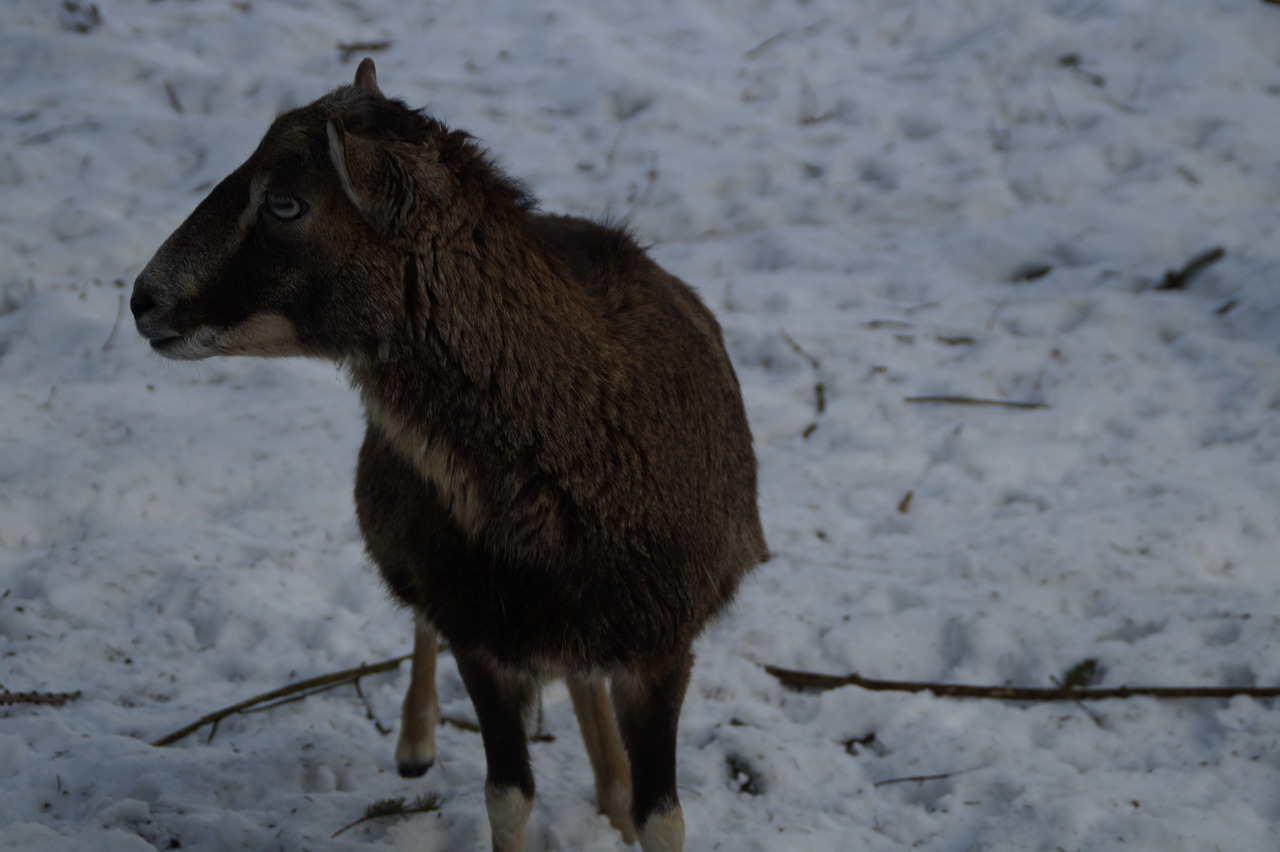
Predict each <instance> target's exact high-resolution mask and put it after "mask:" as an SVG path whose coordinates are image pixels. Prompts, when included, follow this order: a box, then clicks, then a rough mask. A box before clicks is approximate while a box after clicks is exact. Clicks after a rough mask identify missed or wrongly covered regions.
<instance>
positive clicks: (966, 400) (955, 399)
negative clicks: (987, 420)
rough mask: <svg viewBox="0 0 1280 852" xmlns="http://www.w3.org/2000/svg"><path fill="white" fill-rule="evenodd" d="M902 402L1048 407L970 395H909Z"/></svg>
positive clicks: (1039, 404)
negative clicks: (978, 397)
mask: <svg viewBox="0 0 1280 852" xmlns="http://www.w3.org/2000/svg"><path fill="white" fill-rule="evenodd" d="M902 401H903V402H911V403H920V404H933V405H985V406H992V407H996V408H1022V409H1030V408H1048V407H1049V405H1048V403H1044V402H1014V401H1011V400H1007V399H977V398H975V397H971V396H909V397H906V398H905V399H903V400H902Z"/></svg>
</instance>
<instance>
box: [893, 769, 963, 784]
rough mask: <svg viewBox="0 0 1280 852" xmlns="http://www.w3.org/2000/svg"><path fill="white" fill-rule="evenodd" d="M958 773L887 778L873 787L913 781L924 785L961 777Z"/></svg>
mask: <svg viewBox="0 0 1280 852" xmlns="http://www.w3.org/2000/svg"><path fill="white" fill-rule="evenodd" d="M959 774H960V773H958V772H941V773H939V774H937V775H911V776H908V777H907V778H886V779H884V780H883V781H877V782H876V783H874V784H872V785H871V786H872V787H887V786H889V785H890V784H909V783H911V782H912V781H914V782H916V783H918V784H922V783H924V782H925V781H945V780H946V779H948V778H954V777H955V776H956V775H959Z"/></svg>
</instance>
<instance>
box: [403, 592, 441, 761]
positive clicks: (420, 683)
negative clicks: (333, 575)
mask: <svg viewBox="0 0 1280 852" xmlns="http://www.w3.org/2000/svg"><path fill="white" fill-rule="evenodd" d="M410 665H411V667H410V670H409V689H408V691H407V692H405V695H404V710H403V711H402V712H401V714H400V741H399V742H398V743H396V769H397V770H399V772H400V774H401V776H403V777H405V778H417V777H418V776H420V775H425V774H426V772H427V770H428V769H430V768H431V765H432V764H433V763H435V761H436V726H438V725H439V724H440V700H439V698H438V697H437V696H436V629H435V627H433V626H432V625H431V622H429V621H427V619H426V618H425V617H424V616H423V615H422V613H421V612H415V613H414V636H413V662H412V663H411V664H410Z"/></svg>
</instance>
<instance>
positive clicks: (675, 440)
mask: <svg viewBox="0 0 1280 852" xmlns="http://www.w3.org/2000/svg"><path fill="white" fill-rule="evenodd" d="M131 307H132V310H133V314H134V317H135V318H136V321H137V327H138V331H139V332H140V333H141V334H142V335H143V336H144V337H146V338H147V339H148V340H149V341H150V343H151V346H152V348H153V349H154V350H155V351H156V352H158V353H160V354H161V355H164V356H166V357H168V358H175V359H200V358H206V357H209V356H212V355H264V356H286V355H307V356H314V357H321V358H327V359H332V360H334V361H337V362H339V363H341V364H343V365H344V366H345V368H346V369H347V371H348V373H349V375H350V379H351V382H352V384H353V385H354V386H355V387H356V388H357V389H358V390H359V392H360V396H361V399H362V401H363V403H364V406H365V411H366V415H367V431H366V434H365V440H364V446H363V447H362V448H361V450H360V457H359V465H358V468H357V472H356V488H355V497H356V508H357V514H358V516H359V520H360V527H361V530H362V532H363V534H364V537H365V541H366V544H367V546H368V550H369V553H370V555H371V556H372V558H373V560H374V561H375V562H376V563H377V565H378V567H379V569H380V570H381V572H382V576H383V577H384V578H385V580H386V583H387V585H388V586H389V587H390V589H391V591H392V593H393V594H394V595H395V596H396V597H397V598H398V599H399V600H401V601H403V602H404V603H406V604H408V605H409V606H411V607H412V608H413V610H414V612H415V614H416V618H417V633H416V641H415V647H414V660H413V667H412V674H411V679H410V686H409V690H408V694H407V696H406V698H405V704H404V716H403V725H402V731H401V737H400V743H399V745H398V747H397V761H398V763H399V769H400V772H401V774H403V775H406V776H411V775H420V774H422V773H423V772H425V771H426V770H427V769H428V768H429V767H430V765H431V763H432V761H433V760H434V759H435V733H434V729H435V725H436V722H437V720H438V718H439V711H438V708H437V704H436V697H435V684H434V677H435V655H436V635H437V632H438V633H439V635H441V636H443V637H444V638H445V639H447V640H448V642H449V644H450V646H451V648H452V651H453V655H454V658H455V660H456V661H457V665H458V670H459V672H460V673H461V674H462V679H463V682H464V683H465V685H466V688H467V691H468V693H469V694H470V696H471V700H472V702H473V704H474V706H475V710H476V715H477V717H478V718H479V721H480V728H481V733H482V736H483V739H484V748H485V756H486V759H487V764H488V778H487V782H486V788H485V790H486V797H485V798H486V802H487V806H488V811H489V821H490V826H491V829H492V834H493V847H494V849H500V850H518V849H521V848H523V839H524V825H525V822H526V820H527V818H528V815H529V811H530V809H531V807H532V802H533V793H534V782H533V775H532V772H531V771H530V767H529V755H528V748H527V742H526V736H527V735H526V719H527V716H528V713H529V711H530V707H531V705H532V703H533V702H534V700H535V697H536V692H537V689H538V686H539V684H540V682H541V681H543V680H545V679H547V678H551V677H564V678H565V679H566V680H567V681H568V684H569V687H570V694H571V697H572V699H573V704H574V709H575V712H576V713H577V715H578V719H579V724H580V726H581V728H582V733H583V739H584V742H585V744H586V746H587V750H588V753H589V756H590V758H591V763H592V767H593V770H594V772H595V777H596V791H597V797H598V801H599V804H600V807H601V809H602V810H603V811H604V812H605V813H606V814H607V815H608V817H609V819H610V821H611V822H612V823H613V824H614V825H615V826H617V827H618V828H619V829H620V830H621V831H622V833H623V836H624V838H625V839H626V840H627V841H628V842H630V841H632V840H633V839H635V837H636V836H637V834H638V837H639V840H640V843H641V846H642V847H643V848H644V849H645V850H646V852H655V850H675V849H680V848H682V846H683V838H684V822H683V817H682V815H681V811H680V804H679V800H678V798H677V796H676V728H677V724H678V720H679V715H680V707H681V704H682V702H683V700H684V694H685V688H686V685H687V684H688V680H689V672H690V666H691V665H692V660H693V656H692V653H691V651H690V647H691V644H692V642H693V640H694V639H695V637H697V636H698V634H699V633H700V632H701V631H702V629H703V628H704V627H705V626H706V624H707V622H708V621H709V620H710V619H711V618H713V617H714V616H715V615H716V614H717V613H720V612H721V611H722V610H723V609H724V608H725V606H726V605H727V604H728V603H729V601H730V600H731V599H732V598H733V595H734V593H735V590H736V589H737V587H738V583H739V580H740V579H741V578H742V576H743V575H744V573H746V572H747V571H748V570H750V568H751V567H752V566H753V565H755V564H756V563H757V562H759V561H761V560H762V559H764V558H765V555H766V551H765V542H764V535H763V533H762V531H761V527H760V519H759V514H758V511H757V506H756V462H755V457H754V455H753V453H752V448H751V433H750V430H749V428H748V425H747V419H746V415H745V413H744V411H743V404H742V397H741V393H740V391H739V388H738V382H737V378H736V376H735V375H734V371H733V367H732V365H731V364H730V362H729V358H728V356H727V354H726V353H725V349H724V343H723V340H722V336H721V333H720V328H719V326H718V325H717V323H716V321H715V319H714V317H713V316H712V315H711V313H710V311H708V310H707V308H706V307H705V306H704V305H703V304H702V302H701V301H699V299H698V297H697V296H696V295H694V293H693V291H692V290H690V289H689V288H688V287H687V286H686V285H684V284H683V283H682V282H681V281H679V280H678V279H676V278H675V277H674V276H672V275H670V274H669V273H667V272H666V271H664V270H663V269H661V268H660V267H659V266H658V265H657V264H655V263H654V262H653V261H652V260H651V259H650V258H649V257H648V256H647V255H646V254H645V252H644V250H643V249H641V248H640V247H639V246H637V245H636V243H635V242H634V240H633V239H632V238H631V237H630V236H629V235H628V234H627V233H625V232H624V231H622V230H620V229H618V228H616V227H611V226H609V225H603V224H597V223H595V222H591V221H587V220H584V219H579V218H573V217H568V216H554V215H543V214H539V213H537V212H536V211H535V209H534V204H533V202H532V200H531V199H530V197H529V195H528V194H527V193H526V192H525V191H524V190H523V188H522V187H521V186H520V185H519V184H518V183H516V182H515V181H513V180H511V179H510V178H508V177H506V176H505V175H504V174H503V173H502V171H501V170H499V169H498V168H497V167H496V166H495V165H494V163H493V162H492V161H491V160H490V158H489V157H488V156H487V154H486V153H485V152H484V151H483V150H482V149H481V148H480V147H479V146H478V145H477V144H476V143H475V141H474V140H473V139H472V138H471V137H469V136H468V135H467V134H465V133H462V132H459V131H454V130H450V129H448V128H446V127H445V126H444V125H443V124H441V123H440V122H439V121H437V120H435V119H434V118H431V117H430V116H427V115H425V114H423V113H421V112H418V111H414V110H411V109H409V108H408V107H406V106H405V104H404V103H403V102H402V101H399V100H394V99H390V98H387V97H385V96H384V95H383V94H382V92H381V91H380V90H379V88H378V85H377V81H376V78H375V72H374V66H373V63H372V62H371V61H370V60H368V59H366V60H365V61H364V62H363V63H361V65H360V68H359V70H358V71H357V72H356V77H355V83H354V85H352V86H342V87H339V88H338V89H335V90H334V91H332V92H330V93H329V94H328V95H325V96H324V97H322V98H320V99H319V100H317V101H315V102H314V103H312V104H310V105H308V106H305V107H302V108H300V109H295V110H292V111H290V112H286V113H285V114H283V115H281V116H280V117H279V118H277V119H276V121H275V122H274V123H273V124H272V125H271V127H270V129H269V130H268V131H267V134H266V136H265V137H264V138H263V140H262V142H261V144H259V146H258V148H257V150H256V151H255V152H254V153H253V155H252V156H251V157H250V158H249V159H248V160H247V161H246V162H245V163H244V164H243V165H241V166H240V167H239V168H237V169H236V170H235V171H234V172H232V173H231V175H230V176H228V177H227V178H226V179H224V180H223V181H222V182H221V183H220V184H218V186H217V187H216V188H214V190H213V191H212V192H211V193H210V194H209V196H208V197H207V198H206V199H205V200H204V201H202V202H201V203H200V205H199V206H198V207H197V208H196V210H195V212H193V213H192V214H191V216H190V217H189V218H188V219H187V220H186V222H184V223H183V224H182V226H181V227H179V228H178V230H177V231H176V232H175V233H174V234H173V235H172V236H170V237H169V239H168V240H166V241H165V243H164V245H163V246H161V248H160V249H159V251H158V252H157V253H156V255H155V257H154V258H153V259H152V260H151V262H150V263H149V264H147V267H146V268H145V269H144V270H143V271H142V273H141V274H140V275H139V276H138V279H137V282H136V283H135V285H134V291H133V298H132V301H131ZM606 679H607V680H608V681H609V682H610V688H611V693H612V711H611V710H610V706H609V693H607V692H606V689H605V682H606ZM615 718H616V723H615ZM619 734H621V736H619ZM628 757H629V760H628ZM628 769H629V772H628Z"/></svg>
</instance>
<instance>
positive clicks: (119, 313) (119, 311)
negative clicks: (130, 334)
mask: <svg viewBox="0 0 1280 852" xmlns="http://www.w3.org/2000/svg"><path fill="white" fill-rule="evenodd" d="M123 317H124V293H121V294H120V306H119V307H118V308H116V321H115V325H113V326H111V333H110V334H108V335H107V341H106V343H103V344H102V351H103V352H110V351H111V347H112V346H114V345H115V342H116V332H118V331H120V320H121V318H123Z"/></svg>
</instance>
